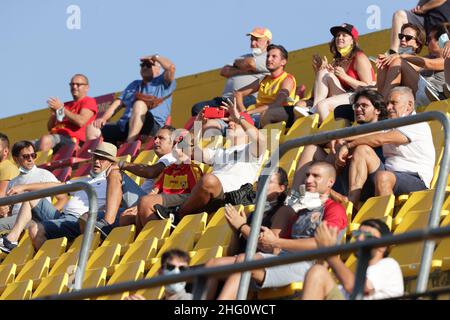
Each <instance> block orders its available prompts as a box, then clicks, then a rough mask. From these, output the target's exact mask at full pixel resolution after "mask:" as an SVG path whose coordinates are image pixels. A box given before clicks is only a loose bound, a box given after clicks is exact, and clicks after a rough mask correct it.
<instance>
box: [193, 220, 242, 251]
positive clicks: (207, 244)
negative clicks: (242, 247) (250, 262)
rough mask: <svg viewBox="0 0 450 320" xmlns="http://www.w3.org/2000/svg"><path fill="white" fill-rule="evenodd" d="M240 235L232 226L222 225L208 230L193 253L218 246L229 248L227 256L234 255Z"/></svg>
mask: <svg viewBox="0 0 450 320" xmlns="http://www.w3.org/2000/svg"><path fill="white" fill-rule="evenodd" d="M237 240H238V234H237V232H236V231H235V230H233V229H232V228H231V227H230V225H229V224H228V223H227V224H221V225H218V226H214V227H209V228H208V229H206V231H205V233H203V235H202V236H201V237H200V239H199V240H198V242H197V244H196V245H195V247H194V249H193V251H197V250H201V249H207V248H213V247H217V246H223V247H228V248H227V251H226V252H224V254H225V255H232V254H234V251H235V249H236V244H237Z"/></svg>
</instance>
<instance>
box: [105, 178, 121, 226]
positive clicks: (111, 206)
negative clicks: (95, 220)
mask: <svg viewBox="0 0 450 320" xmlns="http://www.w3.org/2000/svg"><path fill="white" fill-rule="evenodd" d="M106 180H107V186H106V210H105V218H104V219H105V220H106V222H108V223H109V224H113V223H114V221H115V218H116V215H117V212H118V211H119V207H120V203H121V202H122V174H121V173H120V171H119V170H111V172H110V173H109V174H108V177H107V178H106Z"/></svg>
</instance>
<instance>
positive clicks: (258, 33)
mask: <svg viewBox="0 0 450 320" xmlns="http://www.w3.org/2000/svg"><path fill="white" fill-rule="evenodd" d="M247 36H254V37H256V38H263V37H266V38H267V39H269V40H272V32H270V30H269V29H267V28H262V27H256V28H254V29H253V30H252V32H250V33H247Z"/></svg>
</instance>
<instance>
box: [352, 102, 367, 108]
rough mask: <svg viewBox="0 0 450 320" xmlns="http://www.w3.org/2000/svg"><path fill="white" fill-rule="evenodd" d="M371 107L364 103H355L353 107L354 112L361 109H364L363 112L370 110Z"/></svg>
mask: <svg viewBox="0 0 450 320" xmlns="http://www.w3.org/2000/svg"><path fill="white" fill-rule="evenodd" d="M369 107H370V105H369V104H364V103H354V104H353V105H352V109H353V110H356V109H358V108H361V109H363V110H366V109H368V108H369Z"/></svg>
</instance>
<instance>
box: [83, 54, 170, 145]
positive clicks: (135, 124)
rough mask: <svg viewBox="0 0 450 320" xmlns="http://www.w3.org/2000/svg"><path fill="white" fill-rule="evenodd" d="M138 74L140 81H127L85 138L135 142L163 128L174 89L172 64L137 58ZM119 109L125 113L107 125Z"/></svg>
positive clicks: (163, 59)
mask: <svg viewBox="0 0 450 320" xmlns="http://www.w3.org/2000/svg"><path fill="white" fill-rule="evenodd" d="M161 68H162V69H163V70H164V71H163V72H162V73H161ZM140 73H141V77H142V80H135V81H133V82H131V83H130V84H129V85H128V87H126V88H125V90H124V91H123V92H122V94H121V95H120V96H119V97H118V98H117V99H116V100H114V102H113V103H112V104H111V105H110V106H109V108H108V110H106V112H105V113H104V114H103V116H101V117H100V118H98V119H97V120H96V121H94V123H93V124H92V125H91V126H89V127H88V130H87V136H88V139H95V138H98V137H100V135H102V136H103V138H104V140H105V141H107V142H111V143H113V144H116V145H117V142H118V141H127V142H132V141H135V140H136V139H137V138H138V137H139V135H148V136H154V135H155V134H156V133H157V131H158V130H159V129H160V128H161V127H163V126H164V124H165V122H166V120H167V117H168V116H169V115H170V111H171V105H172V94H173V92H174V91H175V86H176V82H175V65H174V64H173V62H172V61H170V60H169V59H168V58H166V57H163V56H160V55H159V54H154V55H152V56H147V57H143V58H141V60H140ZM121 108H125V111H124V113H123V115H122V117H121V118H120V119H119V121H117V123H108V124H107V123H106V122H107V121H108V120H109V119H110V118H111V117H112V116H113V115H114V114H115V113H116V111H118V110H119V109H121Z"/></svg>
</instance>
